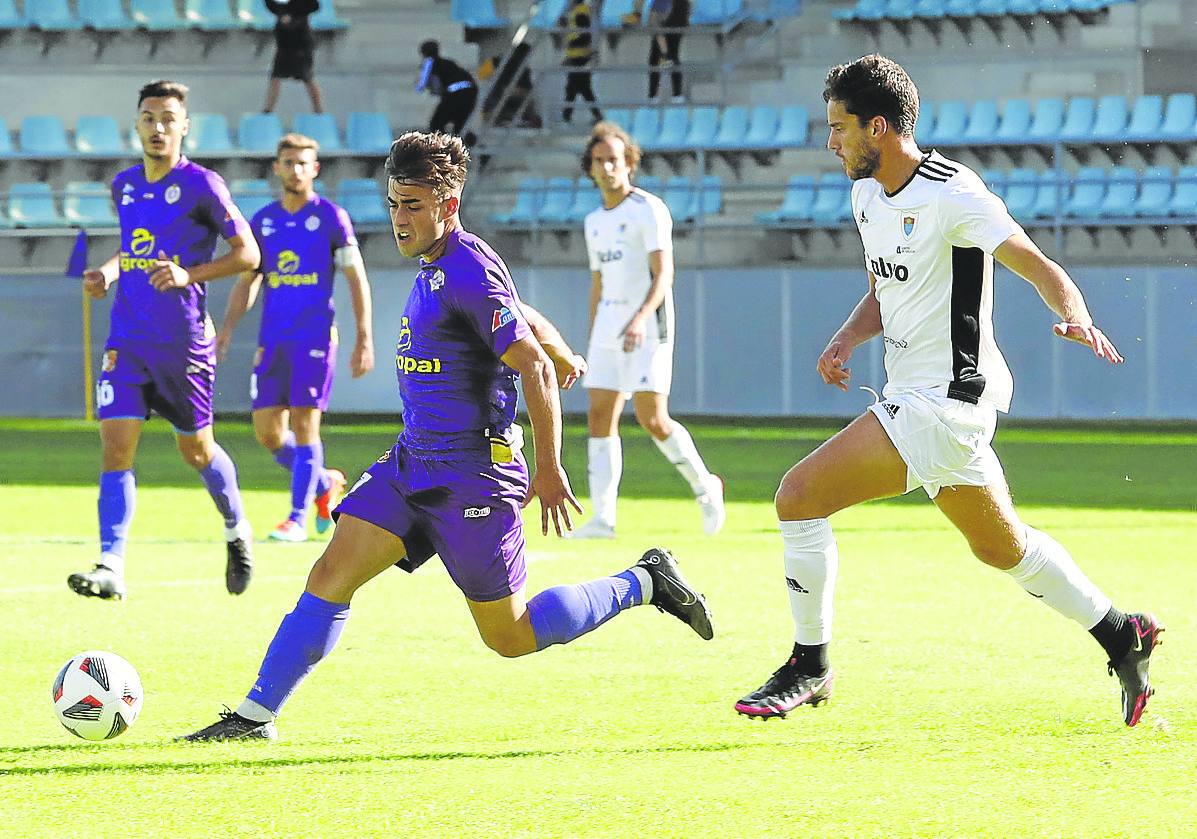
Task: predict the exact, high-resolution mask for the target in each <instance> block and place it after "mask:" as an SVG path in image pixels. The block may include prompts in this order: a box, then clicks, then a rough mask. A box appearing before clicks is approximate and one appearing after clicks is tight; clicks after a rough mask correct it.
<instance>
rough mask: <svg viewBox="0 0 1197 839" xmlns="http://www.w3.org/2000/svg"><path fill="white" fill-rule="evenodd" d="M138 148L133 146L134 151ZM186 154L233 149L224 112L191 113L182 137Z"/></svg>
mask: <svg viewBox="0 0 1197 839" xmlns="http://www.w3.org/2000/svg"><path fill="white" fill-rule="evenodd" d="M139 149H140V146H135V147H134V151H137V150H139ZM183 150H184V151H186V152H187V153H188V154H199V155H203V154H226V153H228V152H230V151H232V150H233V141H232V138H231V135H230V134H229V121H228V120H227V119H225V116H224V114H192V115H191V130H190V131H188V132H187V136H186V137H184V138H183Z"/></svg>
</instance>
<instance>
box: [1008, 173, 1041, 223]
mask: <svg viewBox="0 0 1197 839" xmlns="http://www.w3.org/2000/svg"><path fill="white" fill-rule="evenodd" d="M1038 193H1039V176H1038V175H1036V174H1035V172H1034V171H1032V170H1031V169H1025V168H1018V169H1011V170H1010V171H1009V172H1008V173H1007V174H1006V189H1005V195H1004V196H1003V198H1002V200H1003V201H1005V202H1006V209H1007V210H1009V211H1010V215H1012V216H1014V218H1016V219H1031V218H1034V217H1035V215H1034V211H1035V200H1036V197H1037V196H1038Z"/></svg>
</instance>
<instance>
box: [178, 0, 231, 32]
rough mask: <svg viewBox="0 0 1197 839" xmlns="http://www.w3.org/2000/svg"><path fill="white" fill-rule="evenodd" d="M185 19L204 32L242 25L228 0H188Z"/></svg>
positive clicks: (223, 30)
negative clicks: (235, 16)
mask: <svg viewBox="0 0 1197 839" xmlns="http://www.w3.org/2000/svg"><path fill="white" fill-rule="evenodd" d="M183 19H184V20H185V21H187V23H188V24H190V25H191V26H193V27H194V28H196V29H199V30H202V31H204V32H227V31H229V30H230V29H238V28H240V27H241V23H240V22H238V21H237V19H236V18H234V17H233V13H232V10H231V9H230V8H229V4H228V0H187V2H186V3H185V4H184V6H183Z"/></svg>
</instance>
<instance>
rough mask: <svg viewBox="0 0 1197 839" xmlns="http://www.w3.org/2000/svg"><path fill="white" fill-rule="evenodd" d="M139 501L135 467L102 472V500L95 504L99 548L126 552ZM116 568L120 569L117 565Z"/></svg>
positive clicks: (114, 552)
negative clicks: (134, 472)
mask: <svg viewBox="0 0 1197 839" xmlns="http://www.w3.org/2000/svg"><path fill="white" fill-rule="evenodd" d="M136 501H137V480H136V478H134V477H133V470H132V469H125V470H123V471H120V472H101V473H100V500H99V501H98V502H97V504H96V507H97V510H98V512H99V514H100V551H101V552H102V553H112V554H116V555H117V556H124V555H125V539H126V538H127V537H128V535H129V524H130V522H132V521H133V509H134V507H135V506H136ZM113 570H114V571H120V569H119V568H114V569H113Z"/></svg>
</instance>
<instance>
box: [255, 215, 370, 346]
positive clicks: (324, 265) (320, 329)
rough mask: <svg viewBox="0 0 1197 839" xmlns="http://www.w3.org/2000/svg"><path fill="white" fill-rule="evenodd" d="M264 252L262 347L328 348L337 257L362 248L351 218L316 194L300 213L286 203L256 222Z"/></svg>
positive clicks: (260, 216) (259, 334)
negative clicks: (294, 344)
mask: <svg viewBox="0 0 1197 839" xmlns="http://www.w3.org/2000/svg"><path fill="white" fill-rule="evenodd" d="M250 227H251V228H252V229H253V232H254V236H256V237H257V240H258V245H259V246H260V247H261V248H262V266H261V268H260V270H261V272H262V291H263V300H262V325H261V328H260V329H259V332H258V342H259V343H260V344H262V345H263V346H267V345H270V344H276V343H279V342H280V341H300V342H310V343H313V344H319V343H327V342H328V340H329V335H330V334H331V332H332V326H333V316H334V314H335V308H334V304H333V282H334V280H335V277H336V263H335V260H334V257H333V255H334V254H335V253H336V251H338V250H340V249H341V248H344V247H350V246H353V245H356V244H357V238H356V237H355V236H354V235H353V224H352V223H351V222H350V221H349V214H348V213H346V212H345V211H344V210H343V209H341V208H340V207H338V206H337V205H336V204H334V203H333V202H331V201H329V200H328V199H327V198H322V197H320V196H319V195H316V196H314V197H313V198H312V200H311V201H308V202H307V203H306V204H304V205H303V207H301V208H300V209H299V210H298V211H296V212H295V213H294V214H292V213H289V212H287V210H286V208H285V207H283V204H282V202H281V201H275V202H274V203H273V204H269V205H268V206H266V207H263V208H262V209H261V210H259V211H258V212H257V213H256V214H255V215H254V217H253V221H252V222H251V223H250Z"/></svg>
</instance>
